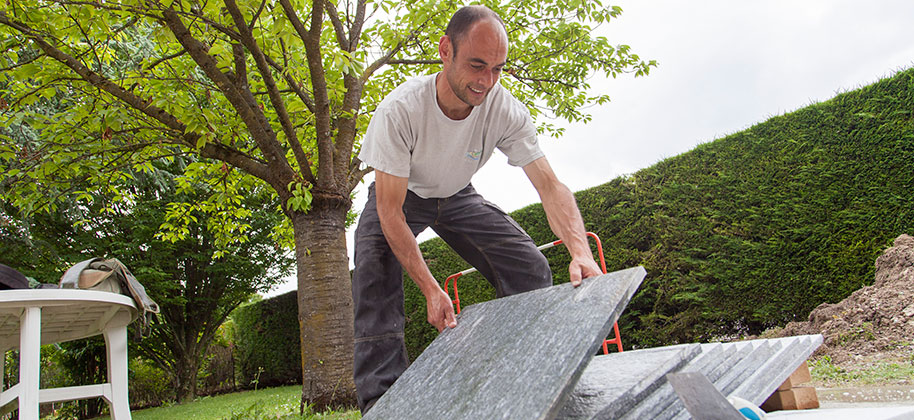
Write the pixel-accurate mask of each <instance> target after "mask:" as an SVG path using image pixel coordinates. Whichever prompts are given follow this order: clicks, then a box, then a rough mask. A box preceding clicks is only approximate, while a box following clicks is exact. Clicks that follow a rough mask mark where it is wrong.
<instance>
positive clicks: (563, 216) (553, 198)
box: [540, 183, 593, 258]
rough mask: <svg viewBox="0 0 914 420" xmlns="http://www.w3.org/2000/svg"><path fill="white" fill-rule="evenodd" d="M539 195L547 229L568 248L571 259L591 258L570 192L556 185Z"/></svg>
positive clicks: (584, 231)
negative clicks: (547, 225)
mask: <svg viewBox="0 0 914 420" xmlns="http://www.w3.org/2000/svg"><path fill="white" fill-rule="evenodd" d="M540 195H541V197H540V198H541V199H542V202H543V210H545V212H546V220H547V221H548V222H549V227H550V228H551V229H552V232H553V233H555V235H556V236H557V237H558V238H559V239H561V240H562V243H563V244H565V247H566V248H568V252H569V253H570V254H571V256H572V258H593V255H592V253H591V251H590V246H589V245H588V244H587V232H586V230H585V229H584V220H583V218H581V212H580V211H579V210H578V205H577V202H576V201H575V199H574V194H572V193H571V190H570V189H568V187H566V186H565V184H562V183H557V184H555V185H553V186H552V187H551V188H549V189H544V191H542V192H541V194H540Z"/></svg>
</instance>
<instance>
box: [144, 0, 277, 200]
mask: <svg viewBox="0 0 914 420" xmlns="http://www.w3.org/2000/svg"><path fill="white" fill-rule="evenodd" d="M162 15H163V17H164V20H165V24H166V26H167V27H168V28H169V29H170V30H171V31H172V33H173V34H174V35H175V38H177V39H178V42H179V43H181V45H182V46H183V47H184V49H185V50H187V53H188V54H190V56H191V58H193V59H194V61H195V62H196V63H197V65H199V66H200V68H201V69H202V70H203V72H204V73H205V74H206V75H207V77H209V78H210V79H211V80H212V81H213V82H215V83H216V86H217V87H218V88H219V90H220V91H221V92H222V93H223V94H224V95H225V97H226V99H228V100H229V102H230V103H231V104H232V107H233V108H234V109H235V110H236V111H237V112H238V115H239V116H240V117H241V120H242V121H243V122H244V124H245V126H247V128H248V131H249V132H250V133H251V136H252V137H253V139H254V141H255V142H257V145H258V146H259V147H260V150H261V152H263V155H264V157H266V158H267V162H268V163H269V166H270V168H269V170H268V171H267V172H266V173H264V174H263V175H264V177H263V178H261V179H263V180H264V181H266V182H267V183H268V184H270V185H272V186H273V187H274V188H275V189H276V190H277V191H285V188H286V186H285V185H283V184H285V183H288V181H289V180H291V179H294V175H293V172H292V168H291V167H289V162H288V161H287V160H286V157H285V153H284V152H283V151H282V148H281V147H280V146H279V143H278V142H277V141H276V133H274V132H273V129H272V128H271V127H270V123H269V121H267V118H266V116H265V115H264V114H263V111H262V110H261V109H260V107H259V105H258V104H257V100H256V99H255V98H254V97H253V95H251V93H250V91H249V90H240V89H238V86H235V85H234V84H232V82H231V80H230V79H229V78H228V77H227V76H226V75H225V74H224V73H222V71H220V70H219V68H218V66H217V64H216V61H215V60H214V59H213V57H211V56H210V55H209V54H208V48H207V47H206V45H204V44H203V43H202V42H200V41H199V40H197V39H196V38H194V37H193V35H191V33H190V31H189V30H188V29H187V28H186V27H185V26H184V24H183V23H182V22H181V19H180V18H179V17H178V14H177V12H175V11H174V10H172V9H165V10H163V13H162ZM242 169H243V168H242ZM252 175H254V174H252ZM255 176H256V175H255ZM277 177H278V178H277Z"/></svg>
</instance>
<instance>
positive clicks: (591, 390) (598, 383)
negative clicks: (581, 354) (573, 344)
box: [556, 344, 701, 419]
mask: <svg viewBox="0 0 914 420" xmlns="http://www.w3.org/2000/svg"><path fill="white" fill-rule="evenodd" d="M699 353H701V345H699V344H682V345H676V346H668V347H660V348H653V349H644V350H632V351H627V352H623V353H612V354H607V355H603V356H597V357H594V359H593V360H591V361H590V364H588V365H587V369H585V370H584V373H583V374H582V375H581V379H580V380H579V381H578V383H577V385H576V386H575V387H574V391H572V393H571V397H570V398H569V399H568V401H567V402H566V403H565V405H564V406H563V407H562V410H561V411H560V412H559V414H558V416H557V417H556V418H557V419H590V418H593V417H594V416H599V417H610V418H611V417H614V416H618V415H619V414H621V413H625V412H627V411H628V410H629V409H631V407H633V406H634V405H636V404H637V403H638V402H639V401H641V399H643V398H644V397H645V396H646V395H648V394H649V393H650V392H651V391H653V390H654V389H655V388H657V387H658V386H660V385H661V384H662V379H663V377H664V376H665V375H666V374H667V373H669V372H674V371H675V370H677V369H679V368H680V367H682V366H683V365H684V364H685V363H687V362H688V361H690V360H691V359H692V358H694V357H695V356H696V355H698V354H699ZM598 413H599V414H598Z"/></svg>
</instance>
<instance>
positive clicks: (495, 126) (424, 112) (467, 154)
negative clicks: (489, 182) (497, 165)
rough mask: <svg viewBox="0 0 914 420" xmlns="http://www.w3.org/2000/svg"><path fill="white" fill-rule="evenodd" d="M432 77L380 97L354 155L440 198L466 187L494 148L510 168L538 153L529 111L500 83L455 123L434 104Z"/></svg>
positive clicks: (414, 188) (424, 194)
mask: <svg viewBox="0 0 914 420" xmlns="http://www.w3.org/2000/svg"><path fill="white" fill-rule="evenodd" d="M435 76H436V75H434V74H432V75H428V76H421V77H417V78H415V79H411V80H409V81H407V82H406V83H404V84H402V85H400V86H398V87H397V88H396V89H394V90H393V92H391V93H390V94H389V95H387V97H386V98H384V100H383V101H381V104H380V105H378V108H377V109H376V110H375V113H374V116H373V117H372V119H371V123H370V124H369V125H368V130H367V131H366V132H365V137H364V138H363V140H362V150H361V152H360V153H359V159H361V160H362V161H363V162H365V163H366V164H368V165H369V166H371V167H373V168H375V169H376V170H379V171H382V172H386V173H389V174H391V175H394V176H399V177H404V178H409V184H408V187H407V188H409V190H410V191H412V192H414V193H416V194H417V195H419V196H420V197H423V198H444V197H450V196H452V195H454V194H456V193H457V192H458V191H460V190H462V189H463V188H464V187H466V186H467V185H469V183H470V179H471V178H472V177H473V174H475V173H476V171H478V170H479V169H480V168H482V165H485V163H486V161H488V160H489V158H490V157H491V156H492V152H493V151H494V150H495V148H496V147H497V148H498V150H501V151H502V153H504V154H505V155H506V156H508V163H509V164H511V165H513V166H524V165H527V164H528V163H530V162H533V161H534V160H536V159H539V158H540V157H542V156H543V152H542V150H540V148H539V145H538V144H537V139H536V127H535V126H534V125H533V121H532V119H531V118H530V113H529V111H528V110H527V108H526V107H525V106H524V105H523V104H522V103H520V101H518V100H517V99H516V98H514V97H513V96H511V94H510V93H509V92H508V91H507V90H505V88H503V87H502V86H501V85H500V84H496V85H495V87H494V88H492V90H491V91H489V94H488V95H487V96H486V99H485V101H484V102H483V103H482V105H480V106H477V107H474V108H473V110H472V112H470V115H469V116H468V117H466V118H465V119H463V120H459V121H455V120H452V119H450V118H448V117H447V116H446V115H444V112H442V111H441V108H439V107H438V101H437V93H436V90H435Z"/></svg>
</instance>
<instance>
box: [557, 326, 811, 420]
mask: <svg viewBox="0 0 914 420" xmlns="http://www.w3.org/2000/svg"><path fill="white" fill-rule="evenodd" d="M821 344H822V336H821V335H806V336H797V337H785V338H779V339H760V340H751V341H742V342H734V343H723V344H721V343H711V344H700V345H699V344H692V345H686V346H682V345H680V346H670V347H661V348H657V349H646V350H635V351H628V352H624V353H614V354H610V355H605V356H597V357H595V358H594V361H593V362H591V364H590V365H589V366H588V367H587V369H586V370H585V371H584V374H583V375H582V378H581V381H580V382H579V383H578V385H577V386H576V387H575V389H574V391H573V392H572V395H571V397H570V398H569V400H568V403H567V404H566V405H565V406H564V407H563V408H562V410H561V411H560V413H559V416H558V418H560V419H688V418H689V413H688V412H687V411H686V410H685V406H684V405H683V404H682V402H681V401H680V400H679V398H678V396H677V395H676V393H675V392H674V391H673V388H672V386H670V384H669V383H667V382H666V379H665V378H664V376H665V374H666V373H670V372H700V373H702V374H704V375H705V376H706V377H707V378H708V379H709V380H710V381H711V383H712V384H714V386H715V388H717V389H718V390H719V391H720V392H721V393H722V394H723V395H725V396H737V397H741V398H743V399H746V400H748V401H751V402H752V403H754V404H756V405H761V404H762V402H764V401H765V399H767V398H768V396H769V395H771V394H772V393H773V392H774V391H775V390H776V389H777V387H778V386H779V385H780V384H781V383H782V382H784V381H785V380H786V379H787V378H788V377H789V376H790V374H791V373H793V371H794V370H796V368H797V367H798V366H800V365H801V364H802V363H803V361H805V360H806V359H807V358H809V356H810V355H811V354H812V352H813V351H815V349H816V348H818V347H819V345H821ZM632 364H641V365H645V366H642V367H641V368H639V369H641V370H642V371H643V372H644V373H642V374H641V376H633V375H632V374H633V373H634V372H632V371H631V370H632V367H631V366H630V365H632ZM613 366H615V367H616V368H615V371H614V368H613Z"/></svg>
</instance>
